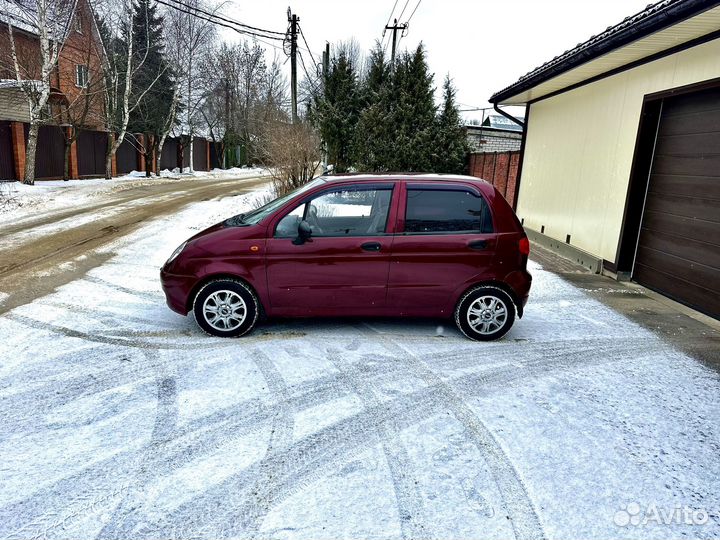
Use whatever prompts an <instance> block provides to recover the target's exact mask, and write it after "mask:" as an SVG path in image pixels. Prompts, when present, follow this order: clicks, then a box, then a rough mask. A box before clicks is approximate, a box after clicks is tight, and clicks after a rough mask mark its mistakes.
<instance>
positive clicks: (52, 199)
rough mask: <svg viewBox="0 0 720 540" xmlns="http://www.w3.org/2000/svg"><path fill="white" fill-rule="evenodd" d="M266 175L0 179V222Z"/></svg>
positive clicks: (255, 171)
mask: <svg viewBox="0 0 720 540" xmlns="http://www.w3.org/2000/svg"><path fill="white" fill-rule="evenodd" d="M264 174H267V170H266V169H260V168H255V167H243V168H233V169H213V170H211V171H209V172H208V171H195V172H193V173H190V172H187V171H185V172H180V170H179V169H175V170H174V171H169V170H167V169H165V170H163V171H161V172H160V175H159V176H153V177H150V178H146V177H145V173H144V172H138V171H132V172H131V173H129V174H126V175H123V176H118V177H115V178H112V179H111V180H106V179H104V178H88V179H84V180H68V181H67V182H64V181H62V180H49V181H46V180H38V181H37V182H35V185H34V186H26V185H24V184H22V183H20V182H9V181H0V225H2V224H3V223H8V222H13V223H16V222H17V221H18V220H21V219H22V218H24V217H27V216H32V215H37V213H38V212H45V211H49V210H62V209H66V208H72V207H75V206H77V205H79V204H83V203H89V202H92V201H94V200H99V199H101V198H103V197H105V196H107V195H108V194H112V193H119V192H122V191H124V190H127V189H130V188H134V187H138V186H143V185H149V184H159V183H166V182H173V181H177V180H188V179H191V178H197V179H200V180H202V179H225V178H245V177H250V176H258V175H264Z"/></svg>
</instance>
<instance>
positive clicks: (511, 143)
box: [467, 127, 522, 153]
mask: <svg viewBox="0 0 720 540" xmlns="http://www.w3.org/2000/svg"><path fill="white" fill-rule="evenodd" d="M467 140H468V143H469V144H470V148H471V151H472V152H477V153H484V152H516V151H519V150H520V144H521V143H522V133H521V132H516V131H497V130H490V129H487V128H485V129H480V128H475V127H468V128H467Z"/></svg>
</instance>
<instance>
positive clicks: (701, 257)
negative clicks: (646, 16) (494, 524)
mask: <svg viewBox="0 0 720 540" xmlns="http://www.w3.org/2000/svg"><path fill="white" fill-rule="evenodd" d="M633 279H635V280H636V281H637V282H638V283H641V284H642V285H645V286H647V287H649V288H651V289H655V290H657V291H659V292H661V293H663V294H665V295H667V296H669V297H671V298H673V299H675V300H678V301H680V302H682V303H684V304H687V305H689V306H692V307H694V308H695V309H698V310H700V311H702V312H704V313H707V314H708V315H711V316H713V317H716V318H720V89H712V90H706V91H703V92H697V93H693V94H686V95H683V96H678V97H673V98H669V99H666V100H665V101H664V102H663V105H662V114H661V117H660V125H659V128H658V133H657V142H656V145H655V154H654V157H653V164H652V169H651V174H650V179H649V183H648V191H647V197H646V199H645V209H644V213H643V219H642V225H641V229H640V237H639V241H638V250H637V256H636V259H635V267H634V269H633Z"/></svg>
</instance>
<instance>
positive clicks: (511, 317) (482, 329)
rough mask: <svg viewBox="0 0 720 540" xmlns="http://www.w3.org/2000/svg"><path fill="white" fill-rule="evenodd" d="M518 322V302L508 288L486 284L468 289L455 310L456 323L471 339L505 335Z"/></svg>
mask: <svg viewBox="0 0 720 540" xmlns="http://www.w3.org/2000/svg"><path fill="white" fill-rule="evenodd" d="M514 321H515V303H514V302H513V300H512V298H511V297H510V295H509V294H508V293H506V292H505V291H504V290H502V289H500V288H498V287H494V286H492V285H486V286H481V287H476V288H474V289H472V290H470V291H469V292H467V293H466V294H465V295H464V296H463V297H462V298H461V299H460V302H458V305H457V308H456V309H455V324H457V327H458V328H459V329H460V331H461V332H462V333H463V334H465V335H466V336H467V337H469V338H470V339H475V340H479V341H491V340H493V339H498V338H500V337H502V336H504V335H505V334H506V333H507V331H508V330H510V327H511V326H512V325H513V322H514Z"/></svg>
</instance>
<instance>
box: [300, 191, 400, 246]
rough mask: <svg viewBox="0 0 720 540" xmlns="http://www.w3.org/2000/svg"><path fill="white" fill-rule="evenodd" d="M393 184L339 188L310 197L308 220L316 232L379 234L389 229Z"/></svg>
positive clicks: (340, 234) (330, 233)
mask: <svg viewBox="0 0 720 540" xmlns="http://www.w3.org/2000/svg"><path fill="white" fill-rule="evenodd" d="M391 198H392V189H391V188H389V187H388V188H380V189H378V188H373V189H339V190H337V191H329V192H325V193H323V194H322V195H320V196H318V197H317V198H315V199H313V200H312V201H310V203H309V204H308V207H307V209H306V211H305V220H306V221H307V222H308V223H309V224H310V227H311V228H312V230H313V236H377V235H380V234H384V233H385V225H386V224H387V217H388V213H389V211H390V199H391Z"/></svg>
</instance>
